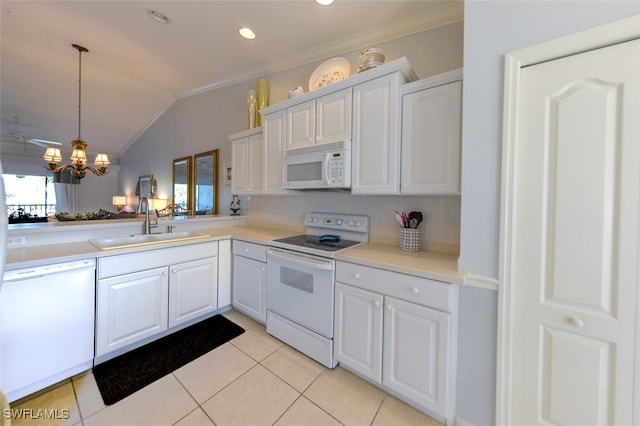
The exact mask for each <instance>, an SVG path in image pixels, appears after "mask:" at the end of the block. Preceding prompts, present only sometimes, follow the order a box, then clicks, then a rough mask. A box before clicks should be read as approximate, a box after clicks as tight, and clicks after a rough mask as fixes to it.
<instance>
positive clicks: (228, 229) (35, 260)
mask: <svg viewBox="0 0 640 426" xmlns="http://www.w3.org/2000/svg"><path fill="white" fill-rule="evenodd" d="M220 219H221V220H215V219H212V220H210V221H207V220H202V219H193V220H176V221H164V220H161V221H160V226H161V227H163V226H165V225H175V226H176V231H180V230H184V229H188V230H194V231H195V232H199V233H202V234H206V235H209V237H208V238H201V239H198V240H186V241H178V242H166V243H161V244H155V245H153V246H149V245H145V246H139V247H130V248H122V249H114V250H99V249H98V248H96V247H95V246H94V245H93V244H91V243H90V242H89V239H91V238H96V237H100V236H103V235H91V233H90V232H88V231H89V230H90V229H92V228H97V229H100V228H102V227H105V226H108V225H111V224H112V223H113V221H111V222H110V223H109V221H96V222H107V223H105V224H102V225H101V224H100V223H95V225H93V226H92V225H90V224H89V225H84V224H82V225H80V224H79V225H78V226H77V227H76V226H72V225H66V224H65V225H64V226H56V227H54V230H56V231H60V230H63V229H64V230H66V231H67V232H64V234H68V231H71V230H72V229H73V230H74V231H75V232H78V233H80V234H82V237H76V238H75V239H76V240H75V241H68V240H66V239H65V238H60V237H61V236H62V233H58V232H56V233H53V234H51V235H50V236H51V237H52V238H51V239H50V240H42V243H39V244H32V245H26V246H18V247H11V248H9V249H8V250H7V259H6V264H7V270H11V269H19V268H30V267H34V266H40V265H44V264H48V263H55V262H66V261H73V260H79V259H86V258H88V257H89V258H90V257H94V258H100V257H104V256H112V255H115V254H123V253H134V252H137V251H141V250H153V249H156V248H163V247H170V246H178V245H186V244H195V243H202V242H207V241H216V240H224V239H230V238H232V239H237V240H242V241H246V242H250V243H255V244H262V245H264V244H267V243H269V241H272V240H275V239H278V238H285V237H289V236H292V235H297V234H300V233H303V232H304V227H302V226H301V227H300V228H299V229H292V228H286V229H284V228H278V227H271V226H269V224H260V225H254V224H247V223H246V216H245V217H239V218H237V219H236V218H234V219H233V220H237V221H238V222H237V223H234V224H227V223H228V222H224V221H223V220H222V219H223V218H220ZM133 222H136V221H135V220H134V221H133ZM137 222H138V223H133V224H132V223H127V225H130V226H131V225H135V228H130V227H128V229H125V230H123V231H121V232H124V233H126V235H128V234H132V233H136V232H132V231H131V230H134V229H135V231H137V230H138V227H139V226H140V222H139V221H137ZM122 225H124V221H123V223H122ZM122 225H121V226H122ZM124 227H127V226H126V225H125V226H124ZM16 228H18V229H19V230H15V228H14V230H12V232H10V233H9V234H10V236H11V234H14V235H15V234H16V233H20V234H22V232H20V230H22V231H25V230H26V229H29V228H30V229H31V232H36V231H37V228H36V227H31V226H30V227H28V228H27V227H16ZM45 229H47V230H51V229H52V227H51V224H49V226H46V227H45ZM45 229H42V228H41V229H40V232H41V231H44V230H45ZM107 230H108V231H109V232H113V231H114V229H113V228H111V227H108V229H107ZM83 231H86V232H83ZM26 235H27V239H29V238H31V236H30V235H29V232H27V234H26ZM61 240H62V241H61ZM336 260H342V261H345V262H351V263H356V264H360V265H364V266H370V267H373V268H380V269H385V270H388V271H394V272H399V273H403V274H408V275H415V276H418V277H423V278H429V279H433V280H439V281H444V282H450V283H453V284H462V282H463V273H462V272H460V271H458V269H457V255H455V254H447V253H439V252H433V251H419V252H409V251H403V250H400V248H398V246H396V245H392V244H381V243H366V244H362V245H359V246H356V247H352V248H349V249H346V250H342V251H340V252H339V253H336Z"/></svg>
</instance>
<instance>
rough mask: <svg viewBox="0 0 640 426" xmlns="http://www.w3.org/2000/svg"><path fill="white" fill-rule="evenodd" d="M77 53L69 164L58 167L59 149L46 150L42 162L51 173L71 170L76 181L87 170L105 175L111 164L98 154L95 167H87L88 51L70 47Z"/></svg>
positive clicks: (76, 46)
mask: <svg viewBox="0 0 640 426" xmlns="http://www.w3.org/2000/svg"><path fill="white" fill-rule="evenodd" d="M71 46H72V47H73V48H74V49H76V50H77V51H78V64H79V66H78V137H77V138H76V139H74V140H72V141H71V146H72V147H73V152H72V153H71V163H72V164H66V165H62V166H58V163H59V162H61V161H62V155H61V154H60V149H59V148H47V150H46V151H45V153H44V161H46V162H47V163H49V170H51V171H52V172H61V171H63V170H66V169H71V174H73V176H74V177H76V178H77V179H82V178H83V177H85V175H86V174H87V170H90V171H91V172H92V173H93V174H94V175H96V176H102V175H104V174H106V173H107V166H108V165H109V164H111V163H110V162H109V157H108V156H107V154H98V155H96V159H95V161H94V162H93V164H94V165H95V166H96V167H97V168H94V167H91V166H87V146H88V145H87V143H86V142H85V141H83V140H82V136H81V133H80V131H81V129H82V124H81V123H82V53H83V52H84V53H86V52H88V51H89V50H88V49H87V48H85V47H82V46H80V45H77V44H72V45H71Z"/></svg>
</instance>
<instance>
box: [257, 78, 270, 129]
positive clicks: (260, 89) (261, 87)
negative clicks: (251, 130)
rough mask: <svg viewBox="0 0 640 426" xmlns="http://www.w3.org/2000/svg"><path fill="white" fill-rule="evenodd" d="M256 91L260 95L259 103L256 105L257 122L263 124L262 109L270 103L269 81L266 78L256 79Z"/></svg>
mask: <svg viewBox="0 0 640 426" xmlns="http://www.w3.org/2000/svg"><path fill="white" fill-rule="evenodd" d="M256 93H257V96H258V101H257V102H258V105H257V107H256V114H257V115H256V123H257V126H258V127H259V126H262V114H260V110H261V109H262V108H266V107H267V106H268V105H269V82H268V81H267V80H265V79H264V78H260V79H258V81H256Z"/></svg>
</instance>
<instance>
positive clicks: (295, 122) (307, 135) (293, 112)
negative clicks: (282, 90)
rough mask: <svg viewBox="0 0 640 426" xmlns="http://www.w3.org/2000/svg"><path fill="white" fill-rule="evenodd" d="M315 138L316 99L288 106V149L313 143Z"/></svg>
mask: <svg viewBox="0 0 640 426" xmlns="http://www.w3.org/2000/svg"><path fill="white" fill-rule="evenodd" d="M315 139H316V101H315V99H313V100H310V101H307V102H304V103H301V104H299V105H294V106H292V107H291V108H287V149H292V148H302V147H303V146H310V145H313V144H314V143H315Z"/></svg>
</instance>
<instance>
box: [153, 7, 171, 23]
mask: <svg viewBox="0 0 640 426" xmlns="http://www.w3.org/2000/svg"><path fill="white" fill-rule="evenodd" d="M147 13H148V14H149V16H151V17H152V18H153V19H155V20H156V21H158V22H161V23H163V24H169V23H171V19H169V17H168V16H167V15H165V14H164V13H161V12H158V11H157V10H154V9H147Z"/></svg>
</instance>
